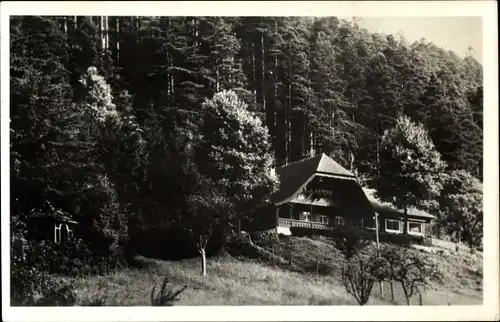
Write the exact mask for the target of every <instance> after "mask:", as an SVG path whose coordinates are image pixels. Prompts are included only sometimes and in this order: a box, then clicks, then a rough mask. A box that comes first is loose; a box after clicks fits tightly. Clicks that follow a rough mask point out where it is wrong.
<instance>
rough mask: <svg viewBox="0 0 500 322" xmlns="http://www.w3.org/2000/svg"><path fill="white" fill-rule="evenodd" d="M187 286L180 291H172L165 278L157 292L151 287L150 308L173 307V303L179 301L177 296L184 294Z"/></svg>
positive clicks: (166, 277)
mask: <svg viewBox="0 0 500 322" xmlns="http://www.w3.org/2000/svg"><path fill="white" fill-rule="evenodd" d="M186 288H187V286H186V285H185V286H183V287H182V288H181V289H179V290H177V291H174V290H173V287H172V285H170V282H169V279H168V276H165V278H164V279H163V282H162V284H161V288H160V290H159V291H158V292H155V289H156V286H153V289H152V290H151V305H152V306H173V305H174V302H177V301H178V300H179V297H178V296H179V295H180V294H181V293H182V292H184V290H185V289H186Z"/></svg>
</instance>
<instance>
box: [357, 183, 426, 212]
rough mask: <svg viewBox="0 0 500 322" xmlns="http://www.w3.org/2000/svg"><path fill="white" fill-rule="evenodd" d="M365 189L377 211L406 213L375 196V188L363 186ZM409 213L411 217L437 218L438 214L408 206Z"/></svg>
mask: <svg viewBox="0 0 500 322" xmlns="http://www.w3.org/2000/svg"><path fill="white" fill-rule="evenodd" d="M363 191H364V192H365V194H366V196H367V197H368V200H369V201H370V204H371V205H372V207H373V209H374V210H375V211H376V212H383V213H386V214H394V215H399V216H403V215H404V213H403V212H402V211H401V210H398V209H397V208H396V207H395V206H394V205H392V204H390V203H388V202H383V201H381V200H380V199H378V198H377V197H376V196H375V190H374V189H367V188H363ZM407 214H408V216H411V217H417V218H426V219H436V216H433V215H431V214H429V213H427V212H425V211H423V210H420V209H416V208H408V211H407Z"/></svg>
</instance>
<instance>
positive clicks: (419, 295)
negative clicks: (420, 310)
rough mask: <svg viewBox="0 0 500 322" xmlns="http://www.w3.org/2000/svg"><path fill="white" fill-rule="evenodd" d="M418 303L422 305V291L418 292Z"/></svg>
mask: <svg viewBox="0 0 500 322" xmlns="http://www.w3.org/2000/svg"><path fill="white" fill-rule="evenodd" d="M418 304H419V305H422V293H420V292H419V293H418Z"/></svg>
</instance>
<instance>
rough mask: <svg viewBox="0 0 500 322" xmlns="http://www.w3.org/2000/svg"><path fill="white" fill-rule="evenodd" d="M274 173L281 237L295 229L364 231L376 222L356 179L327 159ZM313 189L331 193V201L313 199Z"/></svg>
mask: <svg viewBox="0 0 500 322" xmlns="http://www.w3.org/2000/svg"><path fill="white" fill-rule="evenodd" d="M275 171H276V174H277V175H278V177H279V180H280V185H279V190H278V192H277V193H276V194H275V195H274V198H273V204H274V206H275V213H276V230H277V232H278V233H281V234H291V230H290V229H291V228H292V227H303V228H311V229H332V228H333V227H335V226H344V225H348V226H356V227H363V226H364V222H366V221H367V220H372V221H373V219H372V218H373V217H374V211H373V208H372V206H371V204H370V202H369V200H368V198H367V196H366V194H365V193H364V191H363V189H362V187H361V186H360V185H359V183H358V182H357V180H356V177H355V176H354V175H353V174H352V173H351V172H349V171H347V170H346V169H345V168H343V167H342V166H341V165H340V164H338V163H337V162H335V161H334V160H333V159H332V158H330V157H328V156H327V155H325V154H320V155H317V156H315V157H312V158H308V159H304V160H301V161H298V162H294V163H290V164H287V165H285V166H282V167H279V168H277V169H276V170H275ZM312 187H314V189H313V190H314V191H316V190H323V191H329V192H330V193H329V197H328V198H321V197H319V198H318V197H314V196H311V189H312Z"/></svg>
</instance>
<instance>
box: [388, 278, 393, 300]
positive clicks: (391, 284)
mask: <svg viewBox="0 0 500 322" xmlns="http://www.w3.org/2000/svg"><path fill="white" fill-rule="evenodd" d="M389 284H390V286H391V301H392V302H394V284H393V283H392V281H390V282H389Z"/></svg>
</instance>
